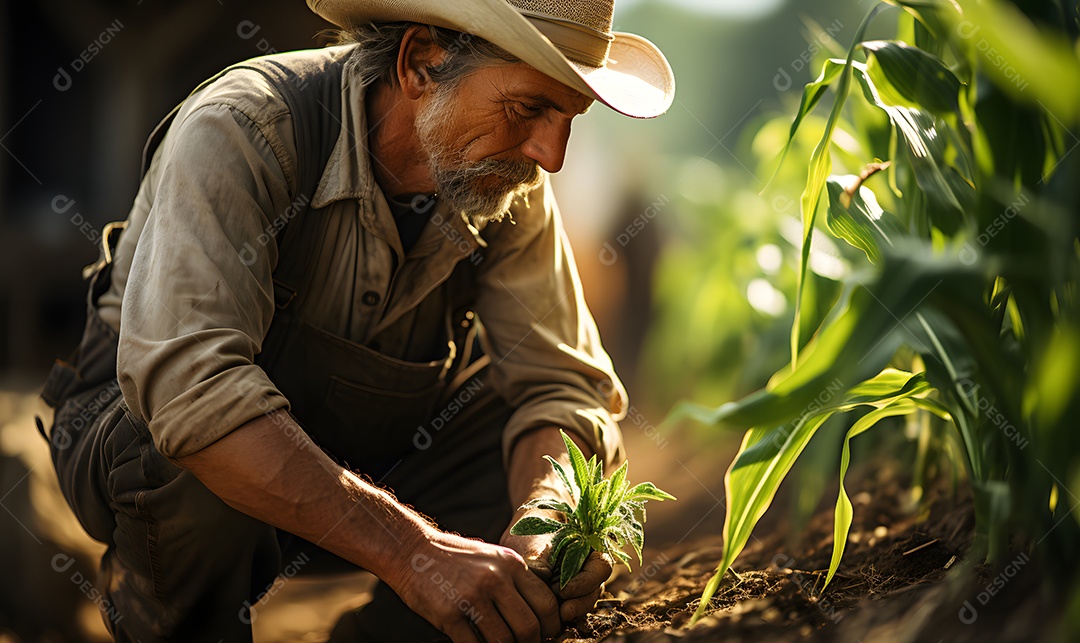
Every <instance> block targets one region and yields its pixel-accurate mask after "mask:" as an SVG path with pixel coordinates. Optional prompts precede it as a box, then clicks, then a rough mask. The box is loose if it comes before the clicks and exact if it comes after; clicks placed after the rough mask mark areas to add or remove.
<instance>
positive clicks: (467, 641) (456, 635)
mask: <svg viewBox="0 0 1080 643" xmlns="http://www.w3.org/2000/svg"><path fill="white" fill-rule="evenodd" d="M443 632H444V633H445V634H446V635H447V636H449V637H450V640H451V641H453V642H454V643H480V639H478V638H476V633H475V632H473V629H472V626H471V625H469V621H467V620H465V619H462V620H459V621H454V622H453V623H451V624H450V625H447V626H446V629H445V630H444V631H443Z"/></svg>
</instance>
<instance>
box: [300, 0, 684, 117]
mask: <svg viewBox="0 0 1080 643" xmlns="http://www.w3.org/2000/svg"><path fill="white" fill-rule="evenodd" d="M307 3H308V6H309V7H310V8H311V10H312V11H314V12H315V13H317V14H319V15H320V16H322V17H323V18H325V19H326V20H329V21H330V22H332V23H334V24H336V25H338V26H339V27H349V26H356V25H362V24H365V23H368V22H396V21H407V22H417V23H421V24H430V25H435V26H438V27H446V28H449V29H454V30H456V31H462V32H465V33H469V34H471V35H473V36H477V37H480V38H483V39H484V40H487V41H488V42H491V43H492V44H495V45H498V46H499V47H501V48H503V49H505V50H506V51H508V52H509V53H511V54H513V55H514V56H516V57H517V58H519V59H521V60H522V61H523V62H525V63H527V64H529V65H531V66H532V67H534V68H536V69H537V70H538V71H540V72H542V73H544V74H546V75H548V76H550V77H551V78H553V79H555V80H557V81H559V82H561V83H563V84H564V85H566V86H568V87H571V88H573V89H575V90H577V91H579V92H581V93H582V94H584V95H586V96H589V97H591V98H595V99H596V100H598V101H600V102H601V103H603V104H605V105H607V106H608V107H610V108H611V109H614V110H615V111H617V112H619V113H621V114H625V115H627V116H632V117H634V118H654V117H656V116H659V115H660V114H663V113H664V112H666V111H667V110H668V108H669V107H671V102H672V101H673V100H674V98H675V75H674V74H673V73H672V71H671V66H670V65H668V62H667V59H666V58H665V57H664V54H663V53H662V52H661V51H660V49H659V48H658V47H657V46H656V45H654V44H653V43H651V42H649V41H648V40H646V39H645V38H642V37H641V36H637V35H635V34H629V33H619V32H616V33H615V34H614V36H615V40H614V41H613V42H612V43H611V50H610V52H609V53H608V60H607V64H606V65H605V66H603V67H589V66H586V65H583V64H581V63H578V62H575V61H572V60H570V59H568V58H567V57H566V56H564V55H563V54H562V52H560V51H559V49H558V48H557V47H556V46H555V45H554V44H552V42H551V41H550V40H548V38H547V37H546V36H545V35H544V34H542V33H541V32H540V31H539V30H538V29H537V28H536V27H534V26H533V25H532V23H530V22H529V21H528V20H526V19H525V17H524V16H522V15H521V14H520V13H518V12H517V10H516V9H515V8H514V7H513V6H511V5H510V4H508V3H507V2H506V1H505V0H454V1H453V2H450V1H448V0H407V1H404V2H403V1H402V0H307Z"/></svg>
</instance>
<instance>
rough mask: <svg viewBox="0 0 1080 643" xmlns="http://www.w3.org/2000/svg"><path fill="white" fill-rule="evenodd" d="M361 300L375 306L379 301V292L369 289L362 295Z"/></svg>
mask: <svg viewBox="0 0 1080 643" xmlns="http://www.w3.org/2000/svg"><path fill="white" fill-rule="evenodd" d="M360 301H362V302H364V303H365V304H367V305H368V306H374V305H375V304H377V303H379V293H377V292H375V291H374V290H369V291H367V292H366V293H364V295H363V296H362V297H360Z"/></svg>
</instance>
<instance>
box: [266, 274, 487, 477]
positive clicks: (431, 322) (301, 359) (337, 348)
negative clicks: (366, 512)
mask: <svg viewBox="0 0 1080 643" xmlns="http://www.w3.org/2000/svg"><path fill="white" fill-rule="evenodd" d="M474 272H475V271H474V270H473V267H472V265H471V264H470V263H469V262H462V263H461V264H459V265H458V266H457V268H456V269H455V270H454V272H453V274H452V275H451V277H450V278H449V279H448V280H447V281H446V282H444V283H443V284H442V285H441V286H440V287H438V288H436V289H435V290H434V291H433V292H432V293H431V294H430V295H429V296H428V297H427V298H426V299H425V300H424V301H423V302H422V303H421V304H420V306H419V307H418V309H417V310H416V312H415V316H417V317H420V318H422V320H423V323H415V324H413V325H412V331H411V332H409V333H408V334H409V335H413V336H414V337H413V339H412V342H411V343H412V344H418V345H422V346H424V347H426V348H425V350H424V351H423V354H424V355H425V357H432V358H433V359H428V360H425V361H408V360H404V359H400V358H398V357H394V356H392V355H388V354H386V353H384V352H381V351H380V350H378V349H377V346H378V340H379V339H383V338H382V337H381V336H380V337H377V338H375V341H373V342H371V343H370V344H369V345H364V344H360V343H357V342H355V341H352V340H350V339H347V338H344V337H341V336H339V335H336V334H334V333H331V332H329V331H327V330H325V329H323V328H320V327H318V326H317V325H315V324H314V323H312V322H310V321H308V320H305V319H303V318H302V316H301V315H300V314H298V313H297V312H296V310H297V305H296V303H297V301H298V300H300V299H302V296H299V295H296V294H295V293H293V292H292V291H291V290H289V289H288V288H287V287H285V286H283V284H281V283H280V282H279V283H277V284H276V288H275V290H276V291H277V292H276V293H275V299H276V300H277V301H278V307H277V310H276V311H275V315H274V320H273V322H272V323H271V326H270V330H269V332H268V334H267V336H266V340H265V341H264V343H263V350H262V352H261V353H260V354H259V355H258V356H257V357H256V363H258V364H259V365H260V366H261V367H262V368H263V369H264V370H265V371H266V372H267V374H268V375H269V377H270V379H271V380H272V381H273V382H274V384H275V385H276V386H277V387H278V388H279V389H280V390H281V392H282V393H283V394H284V395H285V396H286V397H287V398H288V399H289V401H290V404H291V407H292V413H293V416H294V417H295V418H296V419H297V421H298V422H299V423H300V425H301V426H302V427H303V428H304V430H305V431H306V432H307V433H308V435H310V436H311V437H312V439H313V440H314V441H315V442H316V443H317V444H318V445H319V446H320V447H322V448H323V449H324V450H325V451H326V452H327V453H328V454H329V455H330V456H331V457H333V458H335V459H336V460H337V461H338V462H340V463H342V464H343V465H346V466H348V467H350V468H352V469H354V470H357V471H361V472H364V473H367V474H369V475H371V476H372V477H374V478H376V479H378V478H379V477H381V475H383V474H385V473H386V472H387V471H388V470H389V469H390V468H392V467H393V466H394V465H395V464H396V463H397V462H399V461H400V460H401V459H402V458H404V457H405V456H406V455H408V454H409V453H411V452H414V451H416V450H417V449H418V448H422V447H418V446H417V435H426V434H424V433H422V432H421V429H422V428H429V427H427V425H428V424H429V422H431V421H432V418H433V416H434V415H435V414H436V412H437V411H438V410H439V409H438V407H439V405H440V404H441V403H442V402H445V394H446V391H447V386H448V384H449V383H450V382H451V381H452V380H453V379H454V375H455V374H456V373H458V372H460V371H463V370H464V369H465V368H466V367H467V366H468V365H469V363H471V362H473V361H475V360H476V359H477V357H478V354H477V353H478V352H479V351H478V349H477V348H476V345H477V343H476V342H475V341H474V339H475V338H474V337H473V335H474V334H475V329H474V328H473V327H472V326H470V325H469V324H467V323H462V322H463V321H464V320H466V319H468V320H471V319H472V317H473V316H472V313H471V310H470V309H471V306H470V305H469V301H470V297H469V296H468V295H469V294H470V293H471V292H472V285H473V284H472V281H473V278H474V277H473V273H474ZM421 335H422V336H421ZM387 339H389V338H387ZM397 339H398V340H400V338H397ZM395 343H396V342H395Z"/></svg>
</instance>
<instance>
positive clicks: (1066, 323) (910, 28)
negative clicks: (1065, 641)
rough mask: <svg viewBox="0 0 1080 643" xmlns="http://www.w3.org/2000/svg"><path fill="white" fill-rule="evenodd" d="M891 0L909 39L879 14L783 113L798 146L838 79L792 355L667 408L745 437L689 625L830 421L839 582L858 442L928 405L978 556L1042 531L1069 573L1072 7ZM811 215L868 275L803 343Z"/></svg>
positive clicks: (1043, 548)
mask: <svg viewBox="0 0 1080 643" xmlns="http://www.w3.org/2000/svg"><path fill="white" fill-rule="evenodd" d="M892 4H894V5H896V6H898V7H899V8H900V10H901V11H902V12H903V13H902V14H901V19H900V20H899V23H898V24H899V27H898V33H897V37H896V38H894V39H891V40H872V41H867V40H864V39H863V37H864V34H865V32H866V29H867V25H869V24H870V22H871V21H872V20H873V19H874V18H875V16H877V15H878V14H879V12H880V11H881V10H882V9H883V8H885V6H884V5H879V6H877V7H875V8H874V9H872V10H871V11H870V13H869V14H868V15H867V17H866V19H865V20H864V22H863V23H862V25H861V26H860V27H859V29H858V31H857V34H856V37H855V39H854V41H853V42H852V44H851V46H850V48H849V49H848V52H847V56H846V58H843V59H839V58H836V59H829V60H826V61H824V63H823V65H822V68H821V73H820V75H818V77H817V78H815V79H814V80H812V81H811V82H810V83H808V84H807V85H806V86H805V88H804V91H803V93H802V98H801V102H800V104H799V106H798V111H797V113H796V114H795V117H794V119H793V122H792V124H791V127H790V138H789V145H790V140H791V139H792V138H794V136H795V133H796V131H798V129H799V127H800V125H801V124H802V123H803V122H804V119H805V117H806V115H807V114H809V113H810V112H811V111H813V110H814V109H815V107H816V106H817V105H818V104H819V103H820V102H821V100H822V98H823V97H824V96H825V95H826V94H827V92H828V90H830V89H831V90H833V91H834V92H835V99H834V101H833V104H832V108H831V111H830V112H829V117H828V120H827V122H826V124H825V127H824V132H823V133H822V135H821V138H820V140H819V142H818V144H817V146H816V147H815V148H814V150H813V152H812V154H811V155H810V159H809V164H808V171H807V180H806V184H805V189H804V190H803V192H802V197H801V202H800V206H801V215H802V224H803V238H802V247H801V262H800V264H799V269H798V280H797V283H798V293H797V295H796V302H795V305H796V313H795V323H794V324H793V326H792V333H791V342H790V344H791V362H790V365H789V366H788V367H785V368H784V369H782V370H781V371H779V372H777V373H776V374H775V375H774V376H773V378H772V379H771V380H770V381H769V383H768V385H767V386H766V388H765V389H763V390H761V391H758V392H757V393H754V394H752V395H750V396H748V397H746V398H744V399H742V400H740V401H737V402H732V403H729V404H725V405H723V406H721V407H719V408H707V407H703V406H701V405H696V404H692V403H685V404H682V405H680V406H679V407H677V408H676V410H675V411H674V413H673V415H672V418H671V420H676V419H678V418H682V417H687V416H689V417H692V418H695V419H697V420H698V421H701V422H704V423H707V424H711V425H723V426H726V427H729V428H735V429H742V430H746V433H745V435H744V437H743V441H742V444H741V446H740V449H739V452H738V454H737V455H736V456H735V459H734V461H733V462H732V463H731V466H730V467H729V469H728V472H727V475H726V478H725V482H726V495H727V507H726V511H727V514H726V518H725V525H724V550H723V554H722V559H721V561H720V562H719V564H718V566H717V568H716V573H715V575H714V576H713V577H712V578H711V579H710V581H709V582H708V584H707V585H706V587H705V590H704V592H703V594H702V600H701V604H700V606H699V608H698V610H697V612H696V614H695V617H694V619H693V620H694V621H696V620H697V619H698V618H700V616H701V615H702V614H704V613H705V611H706V610H707V609H708V605H709V601H710V599H711V597H712V596H713V595H714V594H715V592H716V591H717V589H718V588H719V585H720V583H721V581H722V580H723V578H724V575H725V574H726V572H727V570H728V569H730V567H731V564H732V562H734V560H735V558H736V557H737V556H738V555H739V553H740V552H741V551H742V549H743V547H744V546H745V545H746V542H747V540H748V539H749V537H750V535H751V532H752V531H753V529H754V526H755V525H756V524H757V522H758V520H759V519H760V518H761V516H762V515H763V514H764V512H765V511H766V510H767V509H768V508H769V505H770V504H771V502H772V500H773V497H774V495H775V494H776V491H777V488H778V487H779V485H780V484H781V482H782V481H783V479H784V478H785V476H786V475H787V474H788V472H789V471H790V470H791V467H792V465H793V464H794V463H795V461H796V460H797V459H798V458H799V456H800V454H801V453H802V452H803V450H804V449H805V447H806V446H807V444H808V443H809V442H810V441H811V439H813V438H814V435H815V433H816V432H817V430H818V429H819V428H820V427H821V426H822V425H823V424H824V423H825V422H826V421H827V420H829V419H830V418H832V417H836V416H841V415H845V414H850V415H849V416H848V418H849V422H850V425H849V428H848V429H847V433H846V435H845V436H844V439H843V443H842V445H841V448H842V453H841V458H840V471H839V474H840V491H839V495H838V497H837V500H836V508H835V514H834V516H835V517H834V544H833V555H832V559H831V562H830V565H829V569H828V574H827V577H826V581H825V584H826V585H828V583H829V582H830V581H831V580H832V579H833V577H834V575H835V574H836V572H837V569H838V567H839V564H840V562H841V560H842V556H843V552H844V546H845V544H846V541H847V536H848V532H849V530H850V526H851V522H852V505H851V502H850V500H849V499H848V496H847V492H846V490H845V487H844V475H845V474H846V472H847V469H848V466H849V464H850V446H849V445H850V441H851V440H852V439H853V438H855V437H857V436H859V435H861V434H863V433H865V432H866V431H868V430H869V429H871V428H873V427H875V426H877V425H878V423H879V421H881V420H883V419H885V418H888V417H895V416H910V415H913V414H918V415H919V416H921V417H923V418H928V421H924V422H922V423H921V425H922V426H924V427H928V428H927V429H926V430H934V431H945V430H948V431H952V432H954V435H955V436H956V438H955V439H956V440H957V442H958V443H959V444H960V445H961V446H962V449H961V454H962V455H961V456H960V460H961V462H962V465H961V466H962V467H963V468H964V469H965V471H966V476H967V479H968V480H969V483H970V485H971V488H972V491H973V495H974V498H975V518H976V538H975V544H974V551H973V554H974V557H985V558H986V559H987V560H989V561H990V562H995V561H1000V560H1001V559H1002V557H1003V555H1004V554H1005V552H1006V550H1007V548H1008V547H1010V546H1013V547H1016V546H1019V547H1028V546H1034V545H1036V544H1038V546H1039V551H1040V552H1041V554H1042V556H1043V558H1044V560H1048V561H1050V560H1052V561H1054V562H1053V564H1052V565H1049V566H1048V568H1049V569H1050V570H1052V572H1053V573H1055V574H1057V576H1056V577H1054V578H1052V579H1051V581H1050V582H1057V583H1058V584H1059V585H1061V584H1068V583H1074V582H1075V580H1074V579H1073V578H1072V577H1071V574H1072V571H1073V570H1074V569H1075V568H1076V566H1077V563H1078V562H1080V538H1078V536H1080V512H1077V508H1078V507H1080V500H1077V499H1078V498H1080V432H1078V431H1076V430H1075V423H1076V421H1077V419H1078V418H1080V359H1078V358H1080V307H1078V304H1080V302H1078V301H1077V296H1078V290H1077V288H1078V282H1080V216H1078V215H1077V212H1080V152H1077V153H1074V154H1072V155H1071V156H1070V152H1073V149H1074V148H1075V147H1076V146H1077V144H1080V137H1078V135H1077V131H1078V125H1080V60H1078V55H1077V51H1078V49H1077V47H1076V43H1077V32H1078V28H1077V21H1076V15H1069V14H1068V13H1066V11H1065V10H1064V9H1062V7H1061V5H1060V4H1059V3H1056V2H1053V1H1051V0H1044V1H1031V2H1026V3H1024V12H1021V10H1020V9H1019V8H1017V7H1016V6H1014V5H1011V4H1008V3H1005V2H999V1H991V0H980V1H975V0H951V1H948V2H946V1H938V0H897V1H896V2H894V3H892ZM1025 12H1026V13H1025ZM850 101H854V104H852V103H851V102H850ZM875 114H876V115H875ZM881 116H884V118H881ZM841 129H842V130H843V131H844V132H845V133H846V134H848V135H850V136H849V137H848V140H850V138H852V137H854V138H856V139H857V140H858V142H859V143H860V145H859V147H858V150H856V152H855V155H856V157H858V154H859V153H861V154H862V155H863V156H862V158H861V159H860V160H859V162H860V163H861V166H858V165H856V166H851V167H847V168H846V169H847V170H848V171H847V172H846V173H841V174H832V163H833V155H834V153H835V152H836V151H837V149H836V147H835V143H834V135H835V134H836V133H837V132H838V130H841ZM787 151H788V150H787V147H785V148H784V149H783V150H781V151H780V154H779V155H778V156H779V157H780V162H781V163H783V162H784V157H785V155H786V154H787ZM845 154H846V155H847V157H850V156H851V154H852V152H851V146H850V145H849V146H848V148H847V150H846V151H845ZM845 158H846V157H845ZM849 165H850V163H849ZM822 202H825V203H826V205H825V215H824V221H822V220H821V217H819V216H818V215H819V210H820V209H821V203H822ZM816 228H817V229H824V231H826V232H827V233H829V234H831V235H832V236H834V237H835V238H837V239H839V240H842V241H843V242H845V243H846V244H847V246H848V247H849V254H850V255H851V256H852V259H853V262H854V263H855V264H856V266H857V268H856V270H855V271H854V272H853V274H852V276H851V277H850V278H849V279H847V280H846V281H845V282H844V284H843V290H842V292H841V294H840V296H839V297H838V298H837V300H836V301H835V303H834V305H833V307H832V309H831V310H830V311H829V313H828V314H827V315H825V317H824V319H823V321H821V323H820V324H819V325H818V326H817V328H816V329H815V331H814V332H813V333H812V335H811V336H810V337H809V338H807V337H806V336H805V335H804V334H803V332H802V328H803V327H802V325H801V320H800V315H801V310H802V309H801V305H802V302H803V297H804V289H805V287H806V285H807V284H808V280H809V279H810V277H809V276H808V274H807V265H808V259H809V256H810V248H811V243H812V239H813V235H812V233H813V231H814V230H815V229H816ZM669 421H670V420H669ZM747 429H748V430H747ZM1070 514H1071V515H1070ZM1074 591H1080V585H1077V586H1075V587H1074Z"/></svg>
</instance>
